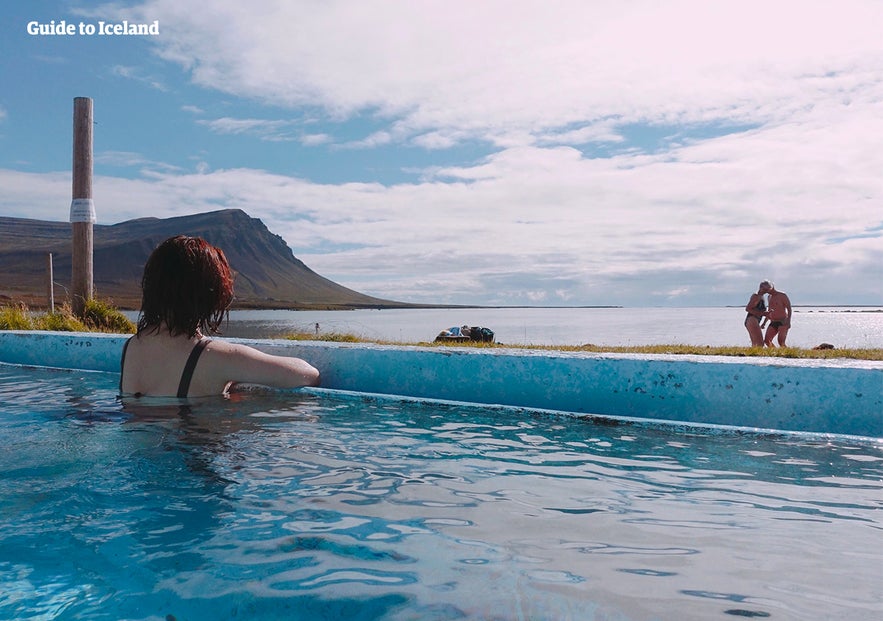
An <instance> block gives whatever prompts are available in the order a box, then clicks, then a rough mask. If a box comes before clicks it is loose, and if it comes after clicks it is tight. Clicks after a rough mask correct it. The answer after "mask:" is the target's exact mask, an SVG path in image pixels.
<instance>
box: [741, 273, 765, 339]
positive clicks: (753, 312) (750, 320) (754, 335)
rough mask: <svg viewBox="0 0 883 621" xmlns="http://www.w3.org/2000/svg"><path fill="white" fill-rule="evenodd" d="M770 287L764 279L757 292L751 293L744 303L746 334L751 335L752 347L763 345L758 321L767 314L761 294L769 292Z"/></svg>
mask: <svg viewBox="0 0 883 621" xmlns="http://www.w3.org/2000/svg"><path fill="white" fill-rule="evenodd" d="M770 289H771V285H770V282H769V281H768V280H764V281H763V282H762V283H760V286H758V288H757V293H753V294H752V295H751V299H750V300H748V304H746V305H745V311H746V312H747V313H748V315H747V316H746V317H745V328H746V329H747V330H748V336H749V337H751V346H752V347H763V331H761V329H760V321H761V320H762V319H763V318H765V317H766V316H767V312H766V304H765V303H764V301H763V296H764V295H765V294H766V293H769V291H770Z"/></svg>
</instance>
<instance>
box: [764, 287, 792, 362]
mask: <svg viewBox="0 0 883 621" xmlns="http://www.w3.org/2000/svg"><path fill="white" fill-rule="evenodd" d="M769 304H770V310H769V312H768V313H767V317H769V318H770V325H769V326H767V329H766V335H765V336H764V344H765V345H766V346H767V347H773V337H775V338H776V342H777V343H778V344H779V347H785V339H786V338H787V337H788V330H790V329H791V300H790V299H789V298H788V296H787V295H786V294H785V292H784V291H778V290H777V289H776V286H775V285H773V284H772V283H770V302H769Z"/></svg>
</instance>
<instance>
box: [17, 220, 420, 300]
mask: <svg viewBox="0 0 883 621" xmlns="http://www.w3.org/2000/svg"><path fill="white" fill-rule="evenodd" d="M173 235H193V236H199V237H202V238H204V239H205V240H206V241H208V242H209V243H211V244H214V245H216V246H218V247H219V248H221V249H222V250H223V251H224V254H226V255H227V260H228V261H229V262H230V266H231V267H232V268H233V270H234V271H235V272H236V280H235V291H236V299H235V301H234V302H233V306H234V308H329V309H333V308H366V307H367V308H397V307H407V306H411V305H409V304H405V303H400V302H394V301H390V300H383V299H380V298H374V297H371V296H368V295H365V294H362V293H359V292H357V291H353V290H352V289H347V288H346V287H344V286H342V285H339V284H337V283H335V282H332V281H330V280H328V279H327V278H324V277H322V276H320V275H319V274H317V273H315V272H314V271H313V270H311V269H310V268H308V267H307V266H306V265H304V263H303V262H302V261H300V260H298V259H297V258H296V257H295V256H294V253H293V252H292V251H291V249H290V248H289V247H288V245H287V244H286V243H285V241H284V240H283V239H282V238H281V237H280V236H278V235H275V234H273V233H271V232H270V230H269V229H267V227H266V226H265V225H264V223H263V222H261V221H260V220H259V219H257V218H252V217H250V216H249V215H248V214H246V213H245V212H244V211H242V210H240V209H225V210H222V211H213V212H209V213H201V214H196V215H190V216H179V217H175V218H138V219H137V220H128V221H126V222H120V223H119V224H113V225H100V224H96V225H95V226H94V228H93V246H94V250H93V251H94V267H93V271H94V276H93V280H94V287H95V295H96V297H99V298H102V299H108V298H109V299H111V300H112V301H113V302H114V303H115V304H116V305H117V306H118V307H120V308H130V309H137V308H139V306H140V304H141V273H142V271H143V269H144V264H145V262H146V261H147V257H148V256H149V255H150V253H151V252H152V251H153V249H154V248H155V247H156V246H157V245H158V244H159V243H160V242H162V241H163V240H165V239H167V238H169V237H171V236H173ZM50 252H51V253H52V258H53V270H54V278H53V280H54V281H55V282H56V283H57V284H56V287H55V298H56V300H64V299H65V297H66V296H65V291H64V289H63V288H62V287H61V286H59V285H63V287H68V288H69V287H70V279H71V225H70V224H69V223H67V222H46V221H41V220H29V219H24V218H7V217H0V301H2V300H4V299H6V301H9V300H21V301H24V302H26V303H28V304H31V305H33V306H42V305H45V303H46V289H47V284H46V283H47V280H46V274H47V258H46V257H47V253H50Z"/></svg>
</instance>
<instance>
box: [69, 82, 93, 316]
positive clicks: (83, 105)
mask: <svg viewBox="0 0 883 621" xmlns="http://www.w3.org/2000/svg"><path fill="white" fill-rule="evenodd" d="M73 160H74V161H73V184H72V196H71V197H72V200H71V212H70V221H71V234H72V248H71V308H72V310H73V311H74V314H75V315H77V316H78V317H82V316H83V311H84V309H85V306H86V302H87V301H88V300H91V299H92V283H93V279H92V278H93V277H92V246H93V242H92V225H93V224H95V204H94V203H93V202H92V99H91V98H89V97H75V98H74V154H73Z"/></svg>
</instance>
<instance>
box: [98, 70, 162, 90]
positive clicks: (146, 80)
mask: <svg viewBox="0 0 883 621" xmlns="http://www.w3.org/2000/svg"><path fill="white" fill-rule="evenodd" d="M111 73H112V74H113V75H115V76H117V77H120V78H126V79H127V80H135V81H136V82H141V83H142V84H146V85H147V86H149V87H150V88H153V89H156V90H158V91H163V92H166V91H168V90H169V89H168V87H166V85H165V84H163V82H162V81H161V80H160V79H159V78H156V77H153V76H147V75H143V74H142V72H141V70H140V68H138V67H131V66H127V65H114V66H113V67H112V68H111Z"/></svg>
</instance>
